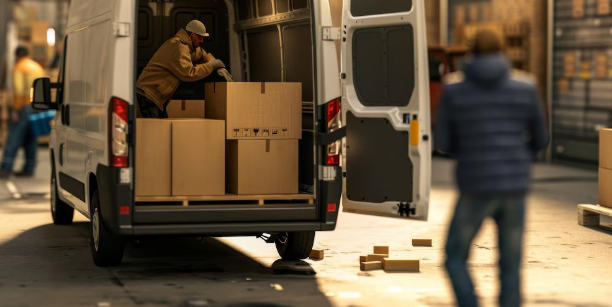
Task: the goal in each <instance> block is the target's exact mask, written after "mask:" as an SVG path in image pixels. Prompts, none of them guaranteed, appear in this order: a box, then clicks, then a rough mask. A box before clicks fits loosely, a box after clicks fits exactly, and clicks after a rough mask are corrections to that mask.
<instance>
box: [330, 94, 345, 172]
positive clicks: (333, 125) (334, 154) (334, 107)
mask: <svg viewBox="0 0 612 307" xmlns="http://www.w3.org/2000/svg"><path fill="white" fill-rule="evenodd" d="M341 106H342V102H341V100H340V98H336V99H334V100H332V101H330V102H329V103H327V132H328V133H330V132H333V131H334V130H336V129H340V126H341V124H342V121H341V120H340V119H341V113H340V112H341V111H342V107H341ZM340 146H341V141H338V142H335V143H333V144H330V145H328V146H327V165H329V166H339V165H340Z"/></svg>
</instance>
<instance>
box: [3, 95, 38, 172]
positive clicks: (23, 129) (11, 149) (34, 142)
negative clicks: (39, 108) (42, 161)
mask: <svg viewBox="0 0 612 307" xmlns="http://www.w3.org/2000/svg"><path fill="white" fill-rule="evenodd" d="M32 113H33V110H32V106H29V105H28V106H24V107H23V109H21V111H19V120H18V121H17V122H14V123H11V124H10V125H9V134H8V137H7V139H6V147H5V149H4V155H3V156H2V166H1V167H0V170H1V171H3V172H6V173H12V172H13V165H14V163H15V157H16V156H17V152H18V151H19V148H21V147H23V149H24V150H25V158H26V162H25V165H24V167H23V172H27V173H34V170H35V168H36V151H37V150H38V139H37V137H36V136H35V135H34V131H33V129H32V126H31V124H30V115H31V114H32Z"/></svg>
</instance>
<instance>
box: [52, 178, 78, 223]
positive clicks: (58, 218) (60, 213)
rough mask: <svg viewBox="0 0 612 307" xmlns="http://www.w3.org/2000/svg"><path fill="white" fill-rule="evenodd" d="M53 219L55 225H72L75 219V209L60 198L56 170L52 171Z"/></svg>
mask: <svg viewBox="0 0 612 307" xmlns="http://www.w3.org/2000/svg"><path fill="white" fill-rule="evenodd" d="M49 203H50V207H51V208H50V209H51V217H52V218H53V224H55V225H70V224H72V220H73V219H74V208H72V207H71V206H70V205H69V204H67V203H65V202H63V201H62V200H61V199H60V198H59V194H58V189H57V176H56V175H55V169H52V170H51V200H50V202H49Z"/></svg>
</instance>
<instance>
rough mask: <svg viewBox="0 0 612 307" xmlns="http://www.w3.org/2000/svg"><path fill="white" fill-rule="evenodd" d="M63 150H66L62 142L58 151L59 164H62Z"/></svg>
mask: <svg viewBox="0 0 612 307" xmlns="http://www.w3.org/2000/svg"><path fill="white" fill-rule="evenodd" d="M64 150H66V144H65V143H62V144H61V145H60V151H59V164H60V166H64Z"/></svg>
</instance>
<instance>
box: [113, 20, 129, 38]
mask: <svg viewBox="0 0 612 307" xmlns="http://www.w3.org/2000/svg"><path fill="white" fill-rule="evenodd" d="M113 34H115V36H116V37H129V36H130V24H129V23H127V22H114V23H113Z"/></svg>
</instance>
